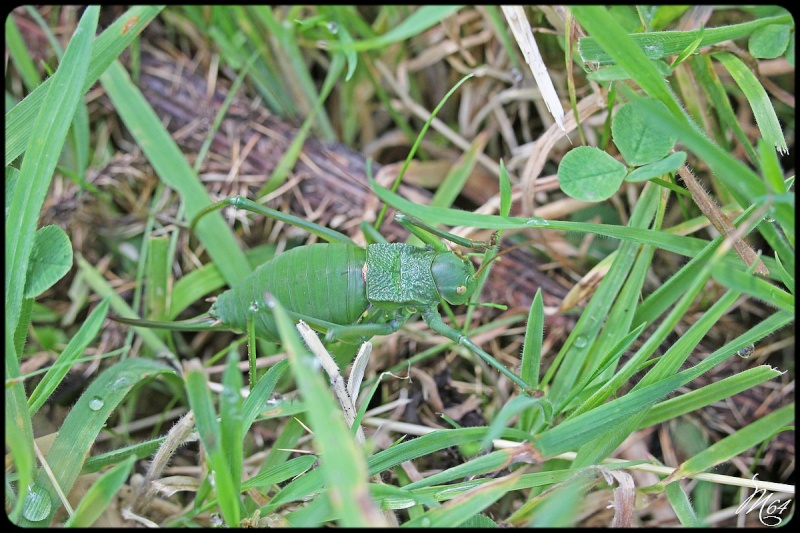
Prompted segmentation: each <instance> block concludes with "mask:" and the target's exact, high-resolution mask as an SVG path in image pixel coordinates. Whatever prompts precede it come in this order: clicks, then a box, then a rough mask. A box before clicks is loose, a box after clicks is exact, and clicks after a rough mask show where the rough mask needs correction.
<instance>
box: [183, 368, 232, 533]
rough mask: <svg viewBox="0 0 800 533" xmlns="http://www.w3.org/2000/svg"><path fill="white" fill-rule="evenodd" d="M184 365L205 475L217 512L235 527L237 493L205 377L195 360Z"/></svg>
mask: <svg viewBox="0 0 800 533" xmlns="http://www.w3.org/2000/svg"><path fill="white" fill-rule="evenodd" d="M187 366H188V367H189V368H188V369H187V371H186V395H187V396H188V398H189V405H190V406H191V407H192V411H194V416H195V424H196V425H197V432H198V433H199V434H200V440H201V441H202V442H203V447H204V448H205V450H206V458H207V460H208V465H209V469H210V472H209V476H213V478H214V483H213V486H214V491H215V493H216V496H217V501H218V503H219V509H220V511H221V513H222V516H223V518H224V519H225V523H226V524H227V525H228V527H238V526H239V522H240V519H241V515H240V512H239V492H238V491H237V490H235V488H234V481H233V476H234V475H235V473H233V472H231V470H230V465H229V463H228V458H227V457H226V453H225V452H226V450H225V449H224V448H223V436H222V433H221V432H220V424H219V422H218V421H217V413H216V411H214V403H213V401H212V400H211V392H210V391H209V389H208V383H207V380H206V374H205V371H204V370H203V368H202V366H200V363H199V362H198V361H196V360H192V361H190V362H189V363H188V364H187ZM237 393H238V391H237Z"/></svg>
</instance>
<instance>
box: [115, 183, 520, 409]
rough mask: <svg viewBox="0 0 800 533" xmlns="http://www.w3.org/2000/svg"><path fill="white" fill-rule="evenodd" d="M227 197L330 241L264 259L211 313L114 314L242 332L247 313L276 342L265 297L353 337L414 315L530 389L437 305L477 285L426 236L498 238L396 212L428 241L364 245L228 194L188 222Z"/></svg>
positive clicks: (391, 327) (335, 336)
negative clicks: (169, 316)
mask: <svg viewBox="0 0 800 533" xmlns="http://www.w3.org/2000/svg"><path fill="white" fill-rule="evenodd" d="M226 205H231V206H233V207H236V208H240V209H247V210H249V211H252V212H254V213H261V214H262V215H265V216H269V217H272V218H275V219H277V220H281V221H283V222H286V223H288V224H292V225H294V226H297V227H299V228H303V229H306V230H307V231H309V232H311V233H313V234H315V235H317V236H319V237H321V238H323V239H325V240H327V241H329V244H311V245H306V246H299V247H297V248H294V249H292V250H289V251H287V252H284V253H282V254H280V255H278V256H277V257H275V258H273V259H271V260H270V261H267V262H266V263H264V264H263V265H261V266H260V267H258V269H256V271H255V272H253V273H252V274H250V275H249V276H247V277H246V278H245V279H244V280H243V281H242V282H241V283H239V284H237V285H236V286H235V287H233V288H231V289H229V290H227V291H225V292H223V293H222V294H221V295H220V296H219V297H218V298H217V300H216V301H215V302H214V304H213V305H212V306H211V308H210V309H209V311H208V313H204V314H203V315H200V316H197V317H195V318H190V319H188V320H179V321H175V322H157V321H152V320H139V319H133V318H123V317H115V318H114V320H117V321H119V322H123V323H126V324H131V325H133V326H139V327H154V328H166V329H174V330H192V331H200V330H207V329H229V330H238V331H248V329H249V328H248V323H249V321H250V320H252V321H253V322H252V323H253V325H254V329H255V336H257V337H260V338H262V339H265V340H268V341H273V342H279V341H280V340H281V339H280V337H279V335H278V329H277V326H276V324H275V319H274V317H273V315H272V311H271V309H270V306H269V305H268V296H267V295H269V298H271V299H273V300H275V301H277V302H278V303H280V305H281V306H282V307H283V308H284V309H285V310H286V311H287V312H288V314H289V316H290V318H292V319H293V320H302V321H304V322H305V323H306V324H308V325H309V326H311V327H312V328H314V329H315V330H316V331H318V332H320V333H324V334H325V339H326V340H327V341H342V342H346V343H360V342H364V341H365V340H368V339H370V338H372V337H373V336H375V335H388V334H389V333H392V332H393V331H397V330H398V329H399V328H400V326H402V325H403V324H404V323H405V322H406V321H407V320H408V318H409V317H410V316H411V315H412V314H414V313H419V314H420V316H421V317H422V319H423V320H424V321H425V323H426V324H428V326H430V328H431V329H433V330H434V331H436V332H437V333H440V334H442V335H444V336H445V337H447V338H449V339H450V340H452V341H453V342H456V343H458V344H460V345H462V346H466V347H467V348H469V349H470V350H472V351H473V352H474V353H476V354H477V355H479V356H480V357H481V358H482V359H483V360H484V361H486V362H487V363H488V364H489V365H491V366H492V367H494V368H495V369H497V370H498V371H500V372H502V373H503V374H505V375H506V376H507V377H508V378H509V379H511V380H512V381H513V382H514V383H516V384H517V385H519V386H520V387H521V388H522V390H523V391H525V392H528V393H530V392H531V391H532V390H533V389H532V388H531V386H530V385H529V384H528V383H526V382H525V381H524V380H523V379H521V378H520V377H519V376H517V375H516V374H514V373H513V372H511V371H510V370H509V369H507V368H506V367H505V366H503V364H502V363H500V362H499V361H497V360H496V359H495V358H494V357H492V356H491V355H490V354H488V353H486V352H485V351H484V350H483V349H481V348H480V347H479V346H477V345H476V344H475V343H474V342H472V341H471V340H470V339H469V338H468V337H467V336H466V335H464V334H463V333H461V332H460V331H458V330H456V329H453V328H452V327H451V326H449V325H447V324H446V323H445V322H444V321H443V320H442V317H441V315H440V314H439V312H438V306H439V303H440V302H441V301H442V300H444V301H446V302H448V303H450V304H453V305H460V304H464V303H466V302H467V301H468V300H469V298H470V297H471V296H472V295H473V293H474V292H475V287H476V277H477V276H476V274H475V268H474V267H473V266H472V263H471V262H470V261H469V259H467V258H466V257H463V256H460V255H458V254H455V253H453V252H450V251H448V250H447V247H446V246H445V245H444V244H443V243H442V242H441V241H438V240H436V239H435V238H434V237H433V236H439V237H440V238H443V239H446V240H449V241H451V242H454V243H456V244H461V245H462V246H467V247H469V248H473V249H484V250H485V249H487V248H488V247H489V246H496V243H493V244H488V245H487V244H486V243H484V242H479V241H471V240H469V239H464V238H462V237H458V236H457V235H453V234H452V233H449V232H446V231H443V230H440V229H438V228H436V227H435V226H432V225H430V224H428V223H425V222H424V221H421V220H419V219H415V218H413V217H408V216H405V215H402V214H401V213H397V214H396V215H395V220H397V222H399V223H400V224H401V225H403V226H404V227H406V228H407V229H408V230H409V231H410V232H411V233H414V234H415V235H416V236H417V237H419V238H420V239H422V240H423V242H426V243H427V244H426V246H425V247H424V248H420V247H416V246H411V245H408V244H397V243H383V244H370V245H368V246H367V247H366V248H361V247H359V246H357V245H356V244H354V243H353V241H352V240H351V239H350V238H349V237H347V236H346V235H344V234H342V233H339V232H337V231H335V230H331V229H329V228H324V227H322V226H318V225H317V224H314V223H312V222H309V221H307V220H304V219H301V218H298V217H296V216H294V215H289V214H287V213H281V212H280V211H276V210H274V209H270V208H268V207H266V206H262V205H260V204H258V203H255V202H253V201H251V200H248V199H247V198H244V197H241V196H237V197H234V198H227V199H225V200H222V201H220V202H217V203H216V204H213V205H210V206H208V207H206V208H204V209H202V210H201V211H200V212H199V213H198V214H197V215H196V216H195V217H194V219H193V221H192V224H191V228H194V227H195V225H196V224H197V222H198V221H199V220H200V219H201V218H202V217H203V216H205V215H207V214H208V213H211V212H213V211H216V210H217V209H221V208H222V207H224V206H226Z"/></svg>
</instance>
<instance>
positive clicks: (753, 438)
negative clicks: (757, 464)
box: [667, 403, 795, 482]
mask: <svg viewBox="0 0 800 533" xmlns="http://www.w3.org/2000/svg"><path fill="white" fill-rule="evenodd" d="M794 414H795V413H794V403H792V404H790V405H787V406H785V407H781V408H780V409H778V410H777V411H775V412H772V413H770V414H768V415H766V416H764V417H762V418H759V419H757V420H756V421H755V422H753V423H751V424H749V425H748V426H746V427H744V428H742V429H740V430H739V431H737V432H736V433H734V434H733V435H730V436H728V437H725V438H724V439H722V440H721V441H719V442H717V443H715V444H712V445H711V446H710V447H708V448H707V449H705V450H703V451H702V452H700V453H698V454H697V455H695V456H694V457H692V458H691V459H689V460H687V461H685V462H684V463H683V464H681V465H680V466H679V467H678V468H677V469H676V470H675V472H673V473H672V474H671V475H670V476H669V478H667V479H668V480H669V481H670V482H672V481H677V480H679V479H682V478H684V477H686V476H691V475H693V474H697V473H699V472H704V471H706V470H708V469H709V468H713V467H715V466H716V465H718V464H720V463H723V462H725V461H729V460H730V459H732V458H734V457H736V456H737V455H739V454H740V453H742V452H744V451H745V450H748V449H750V448H752V447H754V446H758V445H759V444H760V443H761V442H763V441H764V439H769V438H772V436H773V435H775V434H777V433H779V432H780V431H782V430H784V429H788V428H787V427H786V426H789V425H791V424H793V423H794Z"/></svg>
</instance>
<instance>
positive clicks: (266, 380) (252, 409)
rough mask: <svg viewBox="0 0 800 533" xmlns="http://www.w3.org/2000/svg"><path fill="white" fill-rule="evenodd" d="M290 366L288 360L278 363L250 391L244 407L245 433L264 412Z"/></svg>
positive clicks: (243, 426) (243, 422)
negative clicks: (279, 381)
mask: <svg viewBox="0 0 800 533" xmlns="http://www.w3.org/2000/svg"><path fill="white" fill-rule="evenodd" d="M288 366H289V361H288V360H286V359H284V360H283V361H278V362H277V363H275V365H274V366H273V367H272V368H270V369H269V370H267V373H266V374H264V375H263V376H262V377H261V379H259V380H258V383H256V386H255V387H253V389H252V390H251V391H250V394H249V395H248V396H247V399H245V401H244V405H243V406H242V428H243V431H244V432H245V433H246V432H247V431H249V429H250V426H251V425H252V424H253V421H255V419H256V417H257V416H258V414H259V413H260V412H261V411H263V410H264V405H265V404H266V402H267V400H269V396H270V394H272V391H273V390H274V389H275V385H277V384H278V380H279V379H280V378H281V377H282V376H283V374H284V372H286V368H287V367H288Z"/></svg>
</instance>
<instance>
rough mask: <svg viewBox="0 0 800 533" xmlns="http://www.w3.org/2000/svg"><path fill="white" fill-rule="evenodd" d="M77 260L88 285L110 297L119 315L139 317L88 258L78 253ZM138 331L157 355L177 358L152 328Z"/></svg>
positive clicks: (101, 294) (102, 294)
mask: <svg viewBox="0 0 800 533" xmlns="http://www.w3.org/2000/svg"><path fill="white" fill-rule="evenodd" d="M75 262H76V263H77V264H78V269H79V270H80V271H81V273H82V274H83V275H84V276H85V278H84V279H85V280H86V283H87V285H89V287H91V289H92V290H93V291H94V292H95V293H97V294H98V295H100V296H101V297H102V298H108V299H109V301H110V303H111V308H112V309H113V310H114V312H116V313H117V315H119V316H121V317H124V318H139V315H137V314H136V313H135V312H134V311H133V309H131V308H130V306H129V305H128V303H127V302H126V301H125V300H123V299H122V297H121V296H120V295H119V294H117V292H116V291H115V290H114V288H113V287H111V285H110V284H109V283H108V281H106V279H105V278H104V277H103V275H102V274H101V273H100V272H99V271H98V270H97V269H96V268H95V267H93V266H92V265H91V264H90V263H89V262H88V261H86V259H84V258H83V257H82V256H81V255H80V254H77V255H76V256H75ZM136 331H137V333H138V334H139V335H140V336H141V337H142V341H144V343H145V345H146V346H147V347H149V348H150V349H152V350H153V352H155V353H156V354H157V355H159V356H164V357H170V358H172V359H176V357H175V355H174V354H172V352H171V350H170V349H169V347H168V346H167V345H166V344H164V341H162V340H161V339H160V338H159V337H158V335H156V333H155V332H154V331H153V330H152V329H150V328H144V327H139V328H136Z"/></svg>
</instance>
